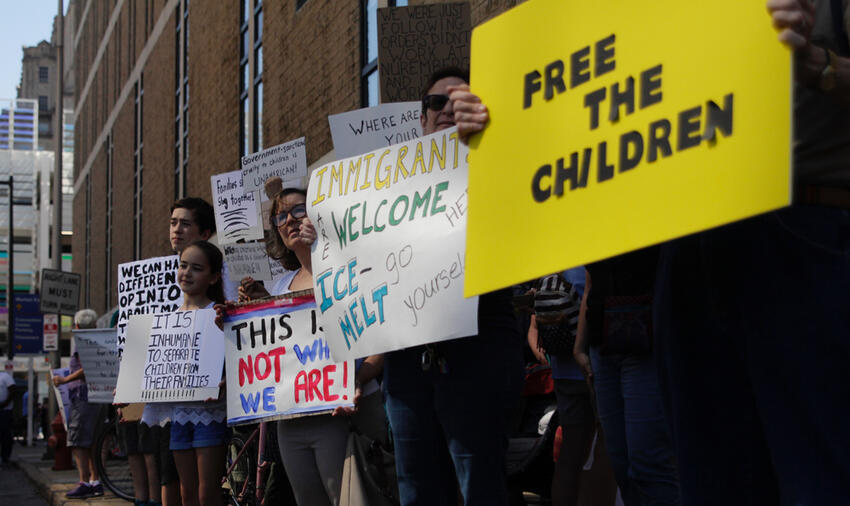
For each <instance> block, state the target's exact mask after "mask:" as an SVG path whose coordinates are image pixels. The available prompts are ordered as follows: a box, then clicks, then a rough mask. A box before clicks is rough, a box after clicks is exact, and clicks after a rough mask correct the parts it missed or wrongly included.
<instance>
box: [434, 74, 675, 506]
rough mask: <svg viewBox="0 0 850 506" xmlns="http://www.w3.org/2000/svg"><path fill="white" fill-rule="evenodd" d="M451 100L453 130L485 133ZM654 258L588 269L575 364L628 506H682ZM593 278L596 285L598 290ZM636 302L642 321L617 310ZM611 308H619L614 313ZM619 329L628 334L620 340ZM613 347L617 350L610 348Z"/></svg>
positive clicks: (467, 100) (461, 97) (483, 112)
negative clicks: (660, 354)
mask: <svg viewBox="0 0 850 506" xmlns="http://www.w3.org/2000/svg"><path fill="white" fill-rule="evenodd" d="M450 93H451V99H452V101H453V102H454V109H455V111H456V112H455V120H456V121H457V122H458V131H459V133H460V135H461V138H462V139H464V140H467V139H468V137H469V135H471V134H474V133H477V132H480V131H482V130H483V129H484V127H485V125H486V123H487V121H488V119H489V115H488V111H487V108H486V106H485V105H484V104H482V103H481V100H480V99H479V98H478V97H477V96H476V95H474V94H473V93H472V92H471V91H470V90H469V86H467V85H458V86H453V87H452V88H451V89H450ZM657 258H658V251H657V248H655V249H649V250H644V251H642V252H635V253H630V254H627V255H622V256H620V257H615V258H613V259H609V260H606V261H603V262H597V263H595V264H591V265H588V266H587V286H586V287H585V292H584V296H583V299H582V312H581V315H580V318H579V332H578V335H577V339H576V345H575V357H576V361H577V362H578V364H579V366H581V367H582V369H583V371H584V373H585V375H586V376H587V378H588V380H592V382H593V385H594V387H595V391H596V402H597V407H598V410H599V418H600V421H601V423H602V427H603V429H604V432H605V443H606V445H607V450H608V455H609V456H610V458H611V465H612V467H613V468H614V475H615V477H616V479H617V483H618V485H619V486H620V489H621V492H622V494H623V499H624V502H625V503H626V505H627V506H631V505H640V504H679V501H680V493H679V483H678V474H677V468H676V464H675V456H674V455H675V450H674V448H673V445H672V441H671V439H670V435H669V430H668V427H667V425H666V421H665V418H664V411H663V407H662V399H661V392H660V387H659V384H658V378H657V368H656V364H655V360H654V359H653V356H652V350H653V346H652V343H653V335H652V333H651V331H650V329H651V327H652V326H651V323H649V322H651V319H652V307H653V306H652V293H653V284H654V273H655V267H656V264H657ZM594 273H595V274H594ZM594 276H596V277H598V278H599V279H597V283H596V286H595V287H594V286H593V285H592V283H591V279H592V278H593V277H594ZM594 288H595V289H594ZM633 296H639V297H641V305H640V308H639V309H640V311H642V312H641V313H640V315H636V314H632V313H631V312H624V311H621V310H625V309H630V308H632V306H630V305H629V302H630V301H633ZM613 302H617V303H618V304H619V306H617V307H613V306H612V305H611V304H612V303H613ZM624 315H625V316H634V317H637V316H639V317H640V318H641V319H638V320H628V322H629V323H636V322H638V323H643V324H644V325H645V326H644V327H642V328H638V327H635V326H624V325H625V324H626V323H627V322H626V321H624V320H617V316H624ZM615 320H616V321H615ZM617 325H620V329H621V330H628V331H630V332H631V331H633V332H632V333H628V332H626V333H621V334H617V332H615V329H616V328H617ZM617 340H619V341H617ZM615 342H618V343H619V344H620V345H621V346H619V347H618V346H613V345H611V344H610V343H615ZM588 345H590V347H591V353H590V356H588ZM591 363H592V366H591Z"/></svg>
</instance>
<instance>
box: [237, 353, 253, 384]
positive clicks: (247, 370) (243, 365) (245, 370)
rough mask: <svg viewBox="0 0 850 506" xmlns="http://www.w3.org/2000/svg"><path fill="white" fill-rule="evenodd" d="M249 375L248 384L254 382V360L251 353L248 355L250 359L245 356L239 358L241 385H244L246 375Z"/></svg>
mask: <svg viewBox="0 0 850 506" xmlns="http://www.w3.org/2000/svg"><path fill="white" fill-rule="evenodd" d="M246 376H247V377H248V384H249V385H250V384H251V383H253V382H254V367H253V362H252V361H251V355H248V360H245V359H244V358H242V357H240V358H239V386H240V387H241V386H243V385H244V384H245V377H246Z"/></svg>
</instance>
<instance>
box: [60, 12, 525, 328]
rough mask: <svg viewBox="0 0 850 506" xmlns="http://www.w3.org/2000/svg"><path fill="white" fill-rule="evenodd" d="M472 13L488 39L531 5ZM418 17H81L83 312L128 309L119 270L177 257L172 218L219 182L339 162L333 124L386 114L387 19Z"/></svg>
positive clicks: (76, 242) (78, 146)
mask: <svg viewBox="0 0 850 506" xmlns="http://www.w3.org/2000/svg"><path fill="white" fill-rule="evenodd" d="M409 3H410V4H411V5H416V4H423V3H444V2H434V1H430V2H425V1H421V0H420V1H416V0H410V2H409ZM469 3H470V8H471V9H470V10H471V15H472V23H473V25H475V24H478V23H480V22H482V21H484V20H486V19H489V18H490V17H492V16H494V15H496V14H499V13H500V12H503V11H504V10H506V9H507V8H509V7H512V6H513V5H515V4H516V3H518V2H517V1H516V0H501V1H499V0H473V1H471V2H469ZM407 4H408V2H407V1H402V0H397V1H393V0H241V1H226V2H219V1H212V0H206V1H199V0H194V1H192V2H190V1H189V0H139V1H135V2H133V1H128V0H112V1H106V0H87V1H83V2H76V5H72V6H71V7H70V9H76V11H75V12H74V15H75V17H76V19H77V20H78V21H77V28H76V33H75V34H74V35H73V43H72V44H73V51H74V65H75V73H76V77H75V81H76V83H77V86H76V94H75V101H74V102H75V104H76V106H75V118H76V121H75V129H74V133H75V151H74V195H75V197H74V212H73V215H74V224H73V230H74V234H73V251H74V258H73V267H74V271H75V272H79V273H81V274H82V275H83V291H82V295H81V297H82V300H81V304H83V305H86V306H88V307H92V308H94V309H96V310H97V311H98V312H104V311H106V310H107V309H109V308H112V307H114V306H115V305H116V304H117V296H116V291H117V287H116V272H117V267H118V264H120V263H123V262H128V261H132V260H137V259H142V258H147V257H152V256H160V255H164V254H168V253H169V252H170V247H169V241H168V234H167V223H168V218H169V215H170V212H169V208H170V205H171V204H172V203H173V201H174V200H175V199H177V198H181V197H184V196H197V197H202V198H205V199H207V200H209V199H210V196H211V191H210V176H211V175H213V174H218V173H222V172H227V171H233V170H237V169H238V168H239V160H240V158H241V156H242V155H244V154H248V153H252V152H255V151H258V150H260V149H262V148H263V147H270V146H273V145H276V144H279V143H282V142H286V141H289V140H291V139H295V138H297V137H301V136H305V137H306V140H307V158H308V163H310V164H312V165H315V164H317V163H318V162H320V161H324V160H327V159H330V158H332V157H333V152H332V148H333V145H332V142H331V137H330V132H329V128H328V122H327V117H328V115H330V114H336V113H340V112H344V111H349V110H352V109H358V108H360V107H365V106H369V105H376V104H377V96H378V94H377V83H378V76H377V64H376V61H377V28H376V12H377V9H378V8H379V7H385V6H388V5H407ZM70 14H71V13H70V12H69V15H70ZM69 50H70V48H69Z"/></svg>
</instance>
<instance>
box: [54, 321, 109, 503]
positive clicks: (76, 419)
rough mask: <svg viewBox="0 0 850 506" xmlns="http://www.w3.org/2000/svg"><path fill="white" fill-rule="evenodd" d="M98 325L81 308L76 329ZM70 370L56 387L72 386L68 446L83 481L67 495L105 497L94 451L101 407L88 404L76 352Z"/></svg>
mask: <svg viewBox="0 0 850 506" xmlns="http://www.w3.org/2000/svg"><path fill="white" fill-rule="evenodd" d="M96 323H97V313H95V312H94V310H92V309H81V310H79V311H77V313H76V314H75V315H74V328H77V329H92V328H94V327H95V324H96ZM70 370H71V373H70V374H69V375H68V376H65V377H62V376H54V377H53V384H54V385H56V386H59V385H68V399H69V400H70V401H71V411H70V413H68V446H69V447H70V448H71V452H72V453H73V455H74V460H75V462H76V464H77V474H78V475H79V479H80V482H79V485H77V487H76V488H74V489H72V490H70V491H68V493H66V494H65V496H66V497H68V498H70V499H82V498H85V497H96V496H101V495H103V485H102V484H101V483H100V476H99V475H98V472H97V467H96V466H95V465H94V459H93V458H92V452H91V447H92V444H93V443H94V431H95V427H97V425H98V422H99V420H98V416H99V414H100V413H101V409H100V406H99V405H97V404H89V402H88V386H87V385H86V381H85V377H86V375H85V371H84V370H83V366H82V364H81V363H80V356H79V355H78V354H77V353H76V352H75V353H74V354H73V355H72V356H71V362H70Z"/></svg>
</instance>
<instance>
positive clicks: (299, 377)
mask: <svg viewBox="0 0 850 506" xmlns="http://www.w3.org/2000/svg"><path fill="white" fill-rule="evenodd" d="M298 392H303V393H304V400H305V401H306V400H307V397H308V396H309V392H310V391H309V389H308V388H307V373H306V372H305V371H301V372H299V373H298V374H296V375H295V403H296V404H298V403H299V402H301V400H300V399H299V398H298Z"/></svg>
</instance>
